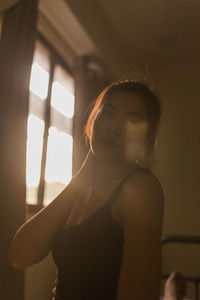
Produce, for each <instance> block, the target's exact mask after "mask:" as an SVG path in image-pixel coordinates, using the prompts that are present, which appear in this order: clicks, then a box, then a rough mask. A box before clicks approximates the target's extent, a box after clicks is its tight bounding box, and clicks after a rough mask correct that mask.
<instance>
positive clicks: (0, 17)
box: [0, 13, 3, 38]
mask: <svg viewBox="0 0 200 300" xmlns="http://www.w3.org/2000/svg"><path fill="white" fill-rule="evenodd" d="M2 24H3V14H2V13H0V38H1V29H2Z"/></svg>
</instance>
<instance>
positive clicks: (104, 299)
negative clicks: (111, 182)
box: [52, 168, 150, 300]
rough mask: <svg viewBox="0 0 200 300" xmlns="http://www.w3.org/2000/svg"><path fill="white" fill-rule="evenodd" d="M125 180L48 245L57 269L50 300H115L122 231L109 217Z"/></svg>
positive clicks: (141, 169) (113, 219) (139, 169)
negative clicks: (100, 205)
mask: <svg viewBox="0 0 200 300" xmlns="http://www.w3.org/2000/svg"><path fill="white" fill-rule="evenodd" d="M138 171H143V172H148V173H150V170H149V169H146V168H138V169H136V170H134V171H133V172H131V173H129V174H128V175H126V176H125V178H124V179H123V180H122V181H121V182H120V184H119V185H118V186H117V188H116V189H115V190H114V192H113V193H112V194H111V196H110V197H109V198H108V200H107V201H106V203H105V204H104V205H103V206H102V207H101V208H100V209H98V210H97V211H96V212H95V213H94V214H93V215H92V216H91V217H89V218H88V219H86V220H85V221H83V222H82V223H81V224H79V225H75V226H71V227H68V228H66V229H64V228H62V229H61V230H59V231H58V232H57V234H56V236H55V239H54V242H53V245H52V255H53V259H54V261H55V263H56V265H57V267H58V273H57V278H56V281H55V286H54V289H53V295H54V296H53V298H52V300H116V294H117V284H118V277H119V272H120V266H121V258H122V251H123V227H122V226H121V225H120V224H119V223H118V222H117V221H116V220H115V218H114V217H113V216H112V213H111V206H112V204H113V201H114V200H115V199H116V198H117V196H118V195H119V193H120V190H121V188H122V186H123V184H124V182H125V181H126V180H127V179H128V178H129V177H130V176H131V175H132V174H133V173H135V172H138Z"/></svg>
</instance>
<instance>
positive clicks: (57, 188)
mask: <svg viewBox="0 0 200 300" xmlns="http://www.w3.org/2000/svg"><path fill="white" fill-rule="evenodd" d="M72 144H73V140H72V136H70V135H68V134H66V133H64V132H61V131H58V130H57V129H56V128H55V127H51V128H50V130H49V137H48V146H47V161H46V171H45V181H46V183H45V193H44V204H45V205H47V204H48V203H49V202H50V201H52V200H53V199H54V198H55V197H56V196H57V195H58V194H59V193H60V192H61V191H62V189H63V188H64V187H65V186H66V185H67V184H68V183H69V182H70V180H71V177H72Z"/></svg>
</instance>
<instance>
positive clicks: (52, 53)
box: [26, 32, 74, 214]
mask: <svg viewBox="0 0 200 300" xmlns="http://www.w3.org/2000/svg"><path fill="white" fill-rule="evenodd" d="M37 40H38V41H39V42H40V43H41V44H42V45H43V46H44V47H45V48H46V49H47V50H48V51H49V63H50V70H49V83H48V93H47V97H46V101H45V113H44V135H43V148H42V159H41V173H40V181H39V185H38V193H37V203H36V204H28V203H26V209H27V212H28V214H35V213H37V212H38V211H39V210H40V209H41V208H43V207H44V204H43V201H44V188H45V167H46V156H47V143H48V130H49V127H50V113H51V93H52V84H53V78H54V70H55V66H56V65H60V66H61V67H62V68H63V69H64V70H65V71H66V72H67V73H68V74H69V75H71V76H72V77H74V76H73V71H72V68H71V67H70V66H69V64H68V63H67V62H66V61H65V60H64V59H63V57H62V56H61V55H60V54H59V53H58V52H57V51H56V49H55V48H54V47H53V46H52V45H51V44H50V43H49V42H48V41H47V39H46V38H45V37H44V36H43V35H42V34H41V33H40V32H37V34H36V38H35V41H37ZM73 123H74V120H73ZM73 128H74V124H73V125H72V136H73Z"/></svg>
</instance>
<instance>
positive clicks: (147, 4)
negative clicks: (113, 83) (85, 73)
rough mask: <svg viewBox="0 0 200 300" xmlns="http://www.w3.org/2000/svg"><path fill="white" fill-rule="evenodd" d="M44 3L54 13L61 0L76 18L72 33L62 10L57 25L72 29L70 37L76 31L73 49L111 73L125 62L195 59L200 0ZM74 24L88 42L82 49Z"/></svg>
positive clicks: (199, 46)
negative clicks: (88, 55) (103, 64)
mask: <svg viewBox="0 0 200 300" xmlns="http://www.w3.org/2000/svg"><path fill="white" fill-rule="evenodd" d="M42 1H43V2H45V1H44V0H41V2H42ZM47 2H48V6H49V5H50V3H51V5H54V9H53V10H54V11H55V12H56V6H57V5H58V3H59V2H60V3H61V2H62V4H63V3H64V4H65V7H66V8H67V9H68V12H69V10H70V11H71V13H72V14H73V17H74V18H75V19H76V20H77V22H78V23H79V32H77V30H76V28H77V26H74V24H72V23H69V18H68V16H67V15H66V14H64V13H63V16H62V22H63V23H62V26H61V27H62V28H64V27H66V30H67V28H68V30H69V27H71V28H73V33H71V37H74V38H75V36H76V35H77V44H79V47H78V49H79V50H78V52H80V53H81V54H83V53H84V52H85V53H87V52H91V51H92V52H93V53H98V54H97V55H98V56H100V57H101V58H102V59H103V60H104V61H105V62H106V63H107V65H108V66H109V67H110V68H111V69H112V70H113V71H114V72H117V73H123V72H126V71H128V70H129V69H130V68H131V65H135V66H139V67H147V68H157V67H163V66H169V65H174V64H188V63H191V62H195V61H198V62H199V61H200V0H59V1H58V0H57V1H56V2H55V1H54V0H51V1H50V0H48V1H46V4H47ZM55 3H56V4H55ZM46 7H47V6H46ZM53 10H52V11H53ZM61 10H62V11H63V9H61ZM61 14H62V13H61V11H60V19H61ZM58 21H59V20H58V18H57V23H58ZM64 23H66V24H64ZM80 28H81V29H82V33H83V32H84V33H85V36H87V41H90V46H89V48H88V51H87V47H86V44H87V43H86V42H84V43H82V46H81V43H80V41H81V35H80ZM66 30H65V32H66ZM76 32H77V34H76ZM63 34H64V30H63ZM65 35H66V36H67V34H65ZM82 36H83V35H82ZM91 45H92V46H91ZM91 49H92V50H91ZM80 53H79V54H80Z"/></svg>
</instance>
